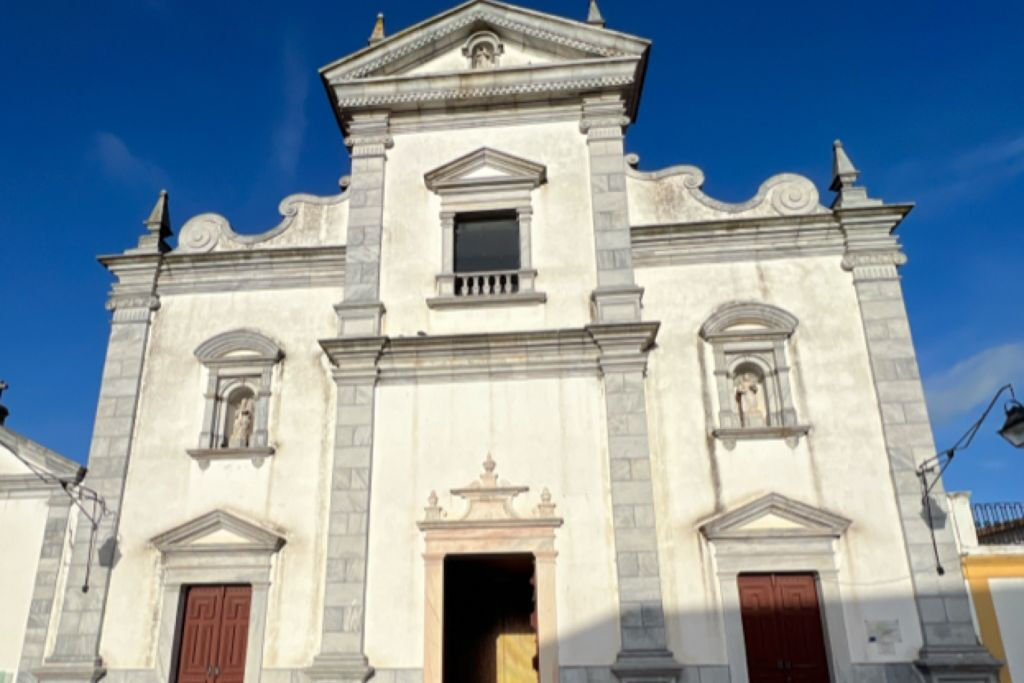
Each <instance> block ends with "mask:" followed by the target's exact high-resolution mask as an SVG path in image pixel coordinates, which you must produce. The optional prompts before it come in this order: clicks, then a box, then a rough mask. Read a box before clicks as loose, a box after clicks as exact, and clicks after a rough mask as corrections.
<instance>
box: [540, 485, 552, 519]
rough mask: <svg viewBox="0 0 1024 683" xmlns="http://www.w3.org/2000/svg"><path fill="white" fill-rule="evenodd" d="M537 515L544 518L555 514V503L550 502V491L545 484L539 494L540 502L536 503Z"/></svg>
mask: <svg viewBox="0 0 1024 683" xmlns="http://www.w3.org/2000/svg"><path fill="white" fill-rule="evenodd" d="M537 516H538V517H544V518H549V517H554V516H555V504H554V503H552V502H551V491H548V487H546V486H545V487H544V490H543V491H541V494H540V503H539V504H538V505H537Z"/></svg>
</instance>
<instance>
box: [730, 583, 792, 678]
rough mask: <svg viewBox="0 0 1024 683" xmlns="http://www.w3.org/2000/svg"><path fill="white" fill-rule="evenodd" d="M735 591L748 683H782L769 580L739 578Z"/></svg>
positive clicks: (779, 636) (779, 638)
mask: <svg viewBox="0 0 1024 683" xmlns="http://www.w3.org/2000/svg"><path fill="white" fill-rule="evenodd" d="M739 587H740V614H741V615H742V617H743V637H744V639H745V640H746V643H747V672H748V675H749V677H750V683H786V672H785V668H784V666H783V662H784V661H785V658H784V657H783V656H782V654H781V653H782V648H783V646H782V632H781V630H780V628H779V624H778V614H777V610H776V605H775V586H774V585H773V583H772V577H771V576H767V575H765V576H741V577H739Z"/></svg>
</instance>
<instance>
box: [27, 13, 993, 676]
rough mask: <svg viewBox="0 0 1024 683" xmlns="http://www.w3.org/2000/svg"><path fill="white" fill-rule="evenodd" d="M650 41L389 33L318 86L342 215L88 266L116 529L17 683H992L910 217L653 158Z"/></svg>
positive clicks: (102, 443) (303, 208)
mask: <svg viewBox="0 0 1024 683" xmlns="http://www.w3.org/2000/svg"><path fill="white" fill-rule="evenodd" d="M649 48H650V43H649V42H648V41H646V40H644V39H642V38H638V37H635V36H631V35H626V34H623V33H620V32H617V31H614V30H612V29H609V28H607V27H605V25H604V22H603V20H602V18H601V16H600V12H599V10H598V9H597V6H596V4H595V3H591V8H590V13H589V16H588V17H587V19H586V21H576V20H570V19H565V18H561V17H555V16H550V15H547V14H542V13H538V12H534V11H531V10H526V9H522V8H518V7H514V6H511V5H506V4H503V3H500V2H494V1H492V0H473V1H471V2H468V3H466V4H463V5H460V6H458V7H456V8H454V9H452V10H450V11H448V12H446V13H443V14H440V15H438V16H436V17H433V18H431V19H429V20H427V21H424V22H422V23H420V24H417V25H415V26H413V27H411V28H408V29H405V30H403V31H401V32H399V33H396V34H394V35H390V36H386V35H384V31H383V23H382V22H381V21H378V25H377V27H376V28H375V30H374V34H373V36H372V37H371V41H370V44H369V45H368V46H367V47H365V48H363V49H361V50H359V51H358V52H355V53H353V54H351V55H349V56H347V57H344V58H342V59H340V60H338V61H336V62H333V63H331V64H329V65H327V66H326V67H324V68H323V69H321V71H320V75H321V78H322V80H323V83H324V85H325V87H326V90H327V93H328V96H329V100H330V104H331V107H332V109H333V111H334V114H335V115H336V117H337V120H338V122H339V126H340V128H341V130H342V133H343V135H344V136H345V140H346V145H347V146H348V148H349V149H350V152H351V157H352V169H351V175H350V176H349V177H347V178H345V179H343V181H342V183H341V185H342V188H341V192H340V193H339V194H337V195H333V196H324V197H319V196H311V195H301V194H300V195H293V196H291V197H288V198H286V199H285V200H283V201H282V202H281V206H280V210H281V213H282V216H283V218H282V221H281V223H280V224H279V225H277V226H276V227H274V228H272V229H270V230H269V231H267V232H264V233H262V234H259V235H242V234H239V233H236V232H235V231H234V230H233V229H232V228H231V226H230V224H229V223H228V221H227V220H226V219H225V218H223V217H221V216H219V215H217V214H203V215H199V216H195V217H193V218H190V219H189V220H188V221H186V222H185V223H184V224H183V225H182V226H181V228H180V230H178V231H177V233H178V234H177V241H176V246H173V248H172V246H171V244H170V240H171V238H172V229H171V223H170V215H169V209H168V198H167V196H166V194H163V195H161V197H160V199H159V200H158V202H157V204H156V206H155V207H154V209H153V212H152V214H151V216H150V217H149V218H148V219H147V220H146V222H145V225H146V230H145V232H144V233H143V234H142V236H141V237H140V239H139V242H138V244H137V246H134V247H132V248H129V249H127V250H126V251H124V252H123V253H120V254H116V255H112V256H106V257H102V258H101V261H102V262H103V264H104V265H105V266H106V267H107V268H108V269H109V270H110V271H111V273H112V274H113V276H114V277H115V279H116V281H115V282H114V284H113V287H112V291H111V296H110V299H109V303H108V308H109V310H110V311H111V312H112V326H111V333H110V341H109V345H108V349H107V356H106V363H105V367H104V373H103V380H102V386H101V392H100V399H99V405H98V409H97V417H96V423H95V430H94V436H93V440H92V443H91V447H90V456H89V462H88V474H86V475H85V478H84V482H83V483H84V484H85V485H87V486H89V487H91V488H92V489H94V490H96V491H97V492H98V493H99V494H100V495H102V497H103V499H104V500H105V503H106V507H107V511H108V512H107V514H105V515H104V516H102V518H100V520H99V523H98V525H97V527H96V528H95V533H93V531H94V530H93V527H92V525H91V523H90V521H89V519H88V518H86V517H84V516H82V515H78V516H77V517H75V518H74V519H75V520H76V521H75V523H74V524H71V525H70V528H69V529H68V536H67V537H68V543H67V545H68V550H67V552H66V553H64V556H63V557H64V559H63V564H62V568H61V571H60V573H59V579H58V580H55V581H53V582H51V583H52V584H53V585H52V586H51V588H50V589H49V590H50V591H51V595H50V597H49V598H48V599H49V600H50V602H49V603H47V604H48V606H49V611H48V612H46V611H45V610H43V613H40V614H38V615H35V619H36V621H35V622H34V623H35V625H36V626H35V628H36V630H37V631H38V629H40V628H41V629H42V630H43V632H45V633H46V638H45V647H41V648H39V649H40V652H39V653H38V655H33V656H31V657H28V658H27V659H26V658H23V659H22V665H21V668H20V669H19V680H24V681H31V680H33V679H36V680H39V681H54V682H59V683H72V682H75V683H86V682H89V683H91V682H92V681H95V680H97V679H99V678H101V677H103V678H104V679H105V680H108V681H111V683H143V682H145V683H167V682H169V681H170V682H175V681H176V682H178V683H199V682H200V681H201V682H202V683H242V682H243V681H244V683H257V682H258V681H262V682H263V683H299V682H300V681H302V682H305V681H312V682H314V683H315V682H317V681H330V682H350V681H358V682H360V683H362V682H363V681H367V680H372V681H375V682H378V683H399V682H403V683H404V682H411V681H417V682H419V681H423V683H442V682H443V683H463V682H469V681H474V682H477V681H478V682H480V683H491V682H492V681H493V682H495V683H497V682H498V681H502V682H503V683H504V682H512V681H535V682H537V683H555V682H556V681H561V682H563V683H597V682H601V683H606V682H610V681H614V680H621V681H627V682H631V681H638V682H640V681H644V682H646V681H659V682H665V681H687V682H689V683H746V682H747V681H751V682H752V683H763V682H764V683H767V682H773V683H774V682H777V683H802V682H804V681H808V682H810V681H822V682H824V681H834V682H835V683H840V682H842V683H855V682H856V683H897V682H899V683H902V682H904V681H911V680H917V679H918V677H924V678H926V679H928V680H930V681H940V680H943V681H945V680H950V681H953V680H956V681H994V679H995V676H996V674H997V671H998V669H999V662H998V661H996V660H995V659H994V658H993V657H992V656H991V655H989V653H988V652H987V651H986V650H985V649H984V648H983V647H982V646H981V645H980V644H979V642H978V639H977V636H976V634H975V630H974V627H973V624H972V616H971V608H970V604H969V600H968V596H967V593H966V590H965V586H964V581H963V576H962V574H961V572H960V570H959V568H958V567H959V565H958V561H957V556H956V544H955V539H954V537H953V532H952V530H951V529H950V528H948V527H946V526H944V525H942V524H939V525H935V527H934V528H929V526H928V525H927V523H926V521H925V519H926V517H925V515H923V514H922V507H921V506H922V501H921V489H920V481H919V479H918V477H917V475H916V468H917V464H918V463H919V462H921V461H922V460H924V459H926V458H929V457H931V456H932V455H933V454H934V445H933V443H932V436H931V429H930V425H929V421H928V415H927V410H926V407H925V403H924V398H923V393H922V388H921V383H920V380H919V377H918V371H917V363H916V358H915V352H914V348H913V345H912V341H911V337H910V328H909V324H908V320H907V315H906V311H905V308H904V305H903V296H902V291H901V287H900V282H899V275H898V268H899V266H900V265H901V264H902V263H903V262H904V261H905V257H904V255H903V252H902V250H901V247H900V245H899V242H898V239H897V238H896V236H895V234H894V231H895V229H896V228H897V226H898V225H899V224H900V222H901V221H902V219H903V218H904V216H905V215H906V214H907V213H908V212H909V211H910V209H911V206H910V205H906V204H887V203H885V202H883V201H881V200H878V199H874V198H872V197H870V196H869V194H868V192H867V190H866V189H865V188H864V186H862V185H860V184H859V183H858V171H857V169H856V168H855V167H854V165H853V163H852V162H851V160H850V158H849V157H848V156H847V154H846V152H845V151H844V149H843V148H842V146H841V144H839V143H838V142H836V143H835V145H834V146H833V150H832V163H833V181H832V185H831V187H830V188H829V189H830V192H831V193H832V196H831V198H830V199H824V200H823V198H822V196H821V195H820V194H819V191H818V189H817V188H816V187H815V186H814V184H813V183H812V182H810V181H809V180H807V179H806V178H803V177H801V176H797V175H792V174H781V175H776V176H773V177H771V178H769V179H768V180H766V181H765V182H764V183H763V184H762V185H761V187H760V188H759V189H758V191H757V194H756V195H755V196H754V197H753V198H751V199H750V200H748V201H746V202H743V203H739V204H730V203H724V202H720V201H717V200H715V199H713V198H711V197H709V196H707V195H706V194H704V193H703V192H702V191H701V186H702V183H703V175H702V173H701V171H700V170H699V169H697V168H695V167H692V166H673V167H670V168H666V169H663V170H657V171H648V170H639V168H638V160H637V159H636V158H635V157H633V156H631V155H629V154H626V150H625V134H626V131H627V129H628V127H629V126H630V125H631V124H632V123H633V121H634V120H635V118H636V114H637V108H638V104H639V100H640V96H641V90H642V85H643V80H644V74H645V70H646V67H647V59H648V54H649ZM825 159H826V157H825V155H824V154H823V163H825ZM938 499H943V500H944V496H942V495H941V491H940V492H939V494H938V495H937V497H936V500H937V501H938ZM935 504H936V505H940V503H939V502H936V503H935ZM941 505H944V503H941ZM933 538H934V539H935V543H934V545H933ZM939 560H941V564H942V565H944V566H945V567H946V571H945V574H939V573H938V572H937V571H936V565H937V563H938V561H939ZM86 586H87V587H88V590H84V587H86ZM44 597H45V596H44ZM40 622H41V625H40Z"/></svg>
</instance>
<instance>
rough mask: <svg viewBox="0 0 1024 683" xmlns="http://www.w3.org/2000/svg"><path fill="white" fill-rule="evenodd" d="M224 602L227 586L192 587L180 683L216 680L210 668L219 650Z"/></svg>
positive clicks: (183, 637) (210, 682)
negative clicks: (209, 672) (218, 643)
mask: <svg viewBox="0 0 1024 683" xmlns="http://www.w3.org/2000/svg"><path fill="white" fill-rule="evenodd" d="M223 602H224V589H223V588H222V587H220V586H195V587H193V588H190V589H189V590H188V596H187V597H186V602H185V619H184V623H183V624H182V630H181V656H180V657H179V659H178V683H212V678H211V677H210V676H209V675H208V669H209V667H210V663H211V661H212V660H213V658H214V655H215V654H216V651H217V639H218V636H219V635H220V614H221V609H222V606H223Z"/></svg>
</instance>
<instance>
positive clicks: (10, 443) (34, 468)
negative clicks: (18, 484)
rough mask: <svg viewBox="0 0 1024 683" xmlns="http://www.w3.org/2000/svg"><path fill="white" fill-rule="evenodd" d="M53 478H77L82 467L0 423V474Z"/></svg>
mask: <svg viewBox="0 0 1024 683" xmlns="http://www.w3.org/2000/svg"><path fill="white" fill-rule="evenodd" d="M6 475H13V476H22V475H25V476H37V475H42V476H43V477H56V478H57V479H61V480H64V481H79V480H81V478H82V477H83V476H84V475H85V469H84V468H83V467H82V466H81V465H79V464H78V463H77V462H74V461H72V460H69V459H67V458H65V457H64V456H62V455H60V454H59V453H55V452H54V451H51V450H50V449H49V448H47V447H46V446H43V445H42V444H40V443H36V442H35V441H33V440H32V439H29V438H27V437H24V436H22V435H21V434H18V433H17V432H15V431H12V430H10V429H8V428H6V427H3V426H0V476H6Z"/></svg>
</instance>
